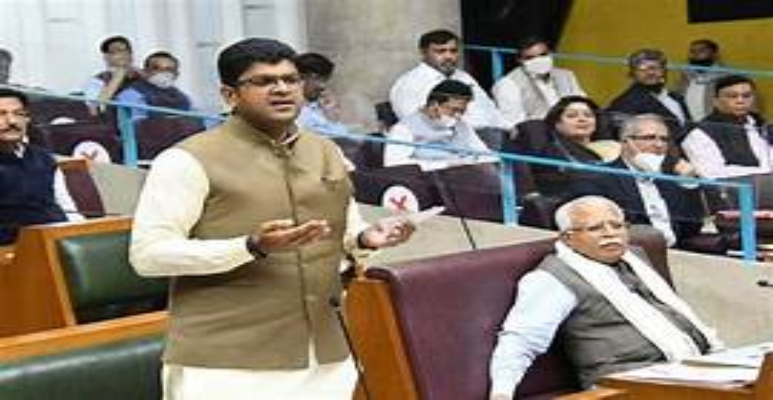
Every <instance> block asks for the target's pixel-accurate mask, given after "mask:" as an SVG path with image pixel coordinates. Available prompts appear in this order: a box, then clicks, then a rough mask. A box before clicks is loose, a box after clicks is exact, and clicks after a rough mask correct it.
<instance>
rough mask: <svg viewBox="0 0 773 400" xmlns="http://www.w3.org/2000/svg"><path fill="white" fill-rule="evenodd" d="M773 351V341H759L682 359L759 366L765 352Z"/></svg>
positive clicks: (736, 365) (697, 362) (695, 361)
mask: <svg viewBox="0 0 773 400" xmlns="http://www.w3.org/2000/svg"><path fill="white" fill-rule="evenodd" d="M770 352H773V342H766V343H759V344H754V345H750V346H744V347H739V348H735V349H728V350H723V351H718V352H716V353H712V354H706V355H703V356H700V357H693V358H688V359H686V360H684V361H683V362H684V363H685V364H691V365H709V366H727V367H747V368H760V367H762V362H763V361H764V360H765V354H766V353H770Z"/></svg>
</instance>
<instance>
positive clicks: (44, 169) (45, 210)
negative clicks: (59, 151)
mask: <svg viewBox="0 0 773 400" xmlns="http://www.w3.org/2000/svg"><path fill="white" fill-rule="evenodd" d="M55 171H56V161H55V160H54V158H53V157H52V156H51V154H50V153H49V152H48V151H47V150H45V149H43V148H41V147H37V146H34V145H28V146H27V148H26V150H25V151H24V155H23V157H22V158H19V157H17V156H16V155H15V154H13V153H0V245H4V244H10V243H13V241H14V240H16V235H17V234H18V230H19V228H21V227H23V226H26V225H33V224H44V223H48V222H60V221H64V220H66V217H65V215H64V212H63V211H62V209H61V208H60V207H59V205H58V204H56V199H55V197H54V172H55Z"/></svg>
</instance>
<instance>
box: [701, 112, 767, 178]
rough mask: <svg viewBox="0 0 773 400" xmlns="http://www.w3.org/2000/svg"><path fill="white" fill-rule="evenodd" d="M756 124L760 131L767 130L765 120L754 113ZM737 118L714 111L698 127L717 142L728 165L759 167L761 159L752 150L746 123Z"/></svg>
mask: <svg viewBox="0 0 773 400" xmlns="http://www.w3.org/2000/svg"><path fill="white" fill-rule="evenodd" d="M752 118H753V119H754V121H755V124H754V125H755V126H756V127H757V129H759V130H760V132H765V129H764V126H763V121H762V119H761V118H759V117H758V116H756V115H752ZM745 122H746V121H745V120H744V121H739V120H738V119H737V118H735V117H732V116H729V115H724V114H720V113H718V112H716V111H714V112H713V113H712V114H711V115H709V116H708V117H706V118H704V119H703V121H701V123H700V124H699V125H698V127H699V128H700V129H701V130H702V131H703V132H706V135H708V137H710V138H711V140H713V141H714V143H716V145H717V147H719V150H720V151H721V152H722V155H723V156H724V157H725V164H726V165H742V166H746V167H758V166H759V165H760V161H759V160H758V159H757V156H756V155H755V154H754V151H753V150H752V147H751V144H750V143H749V138H748V137H747V136H746V128H745V127H744V123H745Z"/></svg>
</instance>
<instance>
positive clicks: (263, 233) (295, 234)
mask: <svg viewBox="0 0 773 400" xmlns="http://www.w3.org/2000/svg"><path fill="white" fill-rule="evenodd" d="M328 234H330V226H328V223H327V221H325V220H318V219H313V220H310V221H307V222H305V223H303V224H301V225H295V223H294V222H293V221H291V220H289V219H280V220H273V221H268V222H264V223H262V224H261V225H260V227H259V228H258V230H257V231H256V232H254V233H253V234H252V235H251V237H252V240H254V241H255V242H256V243H258V247H259V248H260V250H262V251H264V252H266V253H270V252H272V251H280V250H291V249H294V248H297V247H300V246H303V245H305V244H309V243H313V242H316V241H319V240H321V239H322V238H324V237H325V236H327V235H328Z"/></svg>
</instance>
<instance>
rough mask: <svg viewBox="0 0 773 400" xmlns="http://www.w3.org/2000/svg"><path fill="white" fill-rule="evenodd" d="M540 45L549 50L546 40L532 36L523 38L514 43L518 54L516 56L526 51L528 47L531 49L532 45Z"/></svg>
mask: <svg viewBox="0 0 773 400" xmlns="http://www.w3.org/2000/svg"><path fill="white" fill-rule="evenodd" d="M540 43H542V44H544V45H545V46H547V47H548V48H550V43H549V42H548V41H547V40H545V39H544V38H542V37H540V36H533V35H532V36H526V37H523V38H521V39H519V40H518V41H517V42H516V43H515V49H516V51H517V52H518V55H520V54H521V53H522V52H523V51H524V50H526V49H528V48H529V47H532V46H534V45H537V44H540Z"/></svg>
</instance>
